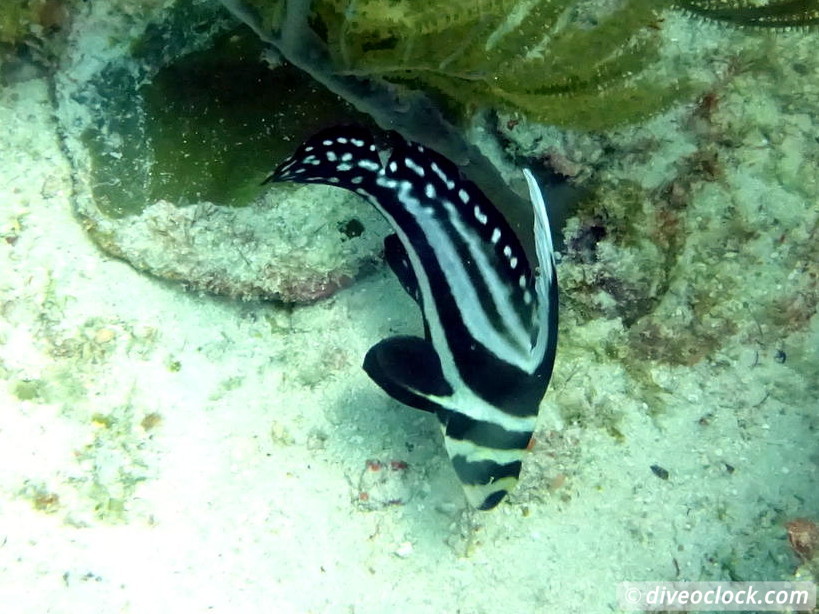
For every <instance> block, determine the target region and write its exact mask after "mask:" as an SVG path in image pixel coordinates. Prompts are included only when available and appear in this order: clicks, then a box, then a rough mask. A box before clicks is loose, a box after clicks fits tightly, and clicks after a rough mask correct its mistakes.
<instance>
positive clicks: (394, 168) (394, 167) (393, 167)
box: [388, 160, 398, 173]
mask: <svg viewBox="0 0 819 614" xmlns="http://www.w3.org/2000/svg"><path fill="white" fill-rule="evenodd" d="M388 168H389V169H390V172H391V173H394V172H395V171H397V170H398V164H397V163H396V162H395V160H393V161H392V162H390V165H389V167H388Z"/></svg>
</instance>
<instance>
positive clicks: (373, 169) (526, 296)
mask: <svg viewBox="0 0 819 614" xmlns="http://www.w3.org/2000/svg"><path fill="white" fill-rule="evenodd" d="M391 138H392V140H393V141H394V142H393V143H392V146H391V148H390V149H389V150H382V149H380V148H379V147H378V146H377V145H376V144H375V141H374V139H373V137H372V134H371V133H370V132H369V131H368V130H367V129H365V128H362V127H357V126H339V127H335V128H330V129H327V130H324V131H322V132H320V133H318V134H317V135H315V136H313V137H311V138H310V139H308V140H307V141H306V142H305V143H303V144H302V145H301V146H300V147H299V148H298V150H297V151H296V152H295V153H294V154H293V156H291V157H290V158H288V159H287V160H285V161H284V162H282V163H281V164H280V165H279V166H278V167H277V168H276V169H275V170H274V171H273V173H271V174H270V176H269V177H268V178H267V179H266V182H271V181H294V182H298V183H320V184H326V185H334V186H338V187H341V188H344V189H347V190H350V191H352V192H355V193H356V194H359V195H360V196H362V197H363V198H365V199H366V200H368V201H369V202H370V203H371V204H372V205H373V206H374V207H376V209H378V210H379V211H380V212H381V214H382V215H383V216H384V217H385V218H386V219H387V221H388V222H389V223H390V225H391V226H392V228H393V230H394V231H395V234H393V235H389V236H388V237H387V238H386V239H385V241H384V251H385V258H386V260H387V263H388V264H389V266H390V268H391V269H392V270H393V271H394V272H395V274H396V276H397V277H398V279H399V281H400V282H401V284H402V286H403V287H404V289H405V290H406V291H407V293H408V294H409V295H410V296H411V297H412V298H413V299H414V300H415V301H416V302H417V303H418V305H419V307H420V308H421V312H422V314H423V319H424V332H425V335H424V338H421V337H414V336H409V335H401V336H396V337H390V338H388V339H385V340H383V341H381V342H379V343H378V344H376V345H375V346H374V347H373V348H371V349H370V350H369V352H368V353H367V356H366V358H365V359H364V370H365V371H366V372H367V374H368V375H369V376H370V377H371V378H372V379H373V380H374V381H375V382H376V383H377V384H378V385H379V386H380V387H381V388H382V389H384V390H385V391H386V392H387V393H388V394H389V395H390V396H392V397H393V398H395V399H397V400H398V401H400V402H402V403H404V404H406V405H409V406H411V407H416V408H418V409H422V410H425V411H430V412H433V413H435V414H436V415H437V417H438V419H439V421H440V423H441V426H442V430H443V433H444V442H445V445H446V449H447V452H448V454H449V457H450V459H451V461H452V465H453V467H454V469H455V472H456V474H457V475H458V478H459V479H460V481H461V483H462V485H463V487H464V492H465V493H466V497H467V499H468V500H469V502H470V503H471V504H472V505H473V506H474V507H476V508H478V509H481V510H488V509H492V508H493V507H495V506H496V505H497V504H498V503H499V502H500V501H501V500H502V499H503V497H504V496H506V494H507V493H508V492H509V491H510V490H511V489H512V488H513V487H514V486H515V484H516V483H517V480H518V476H519V474H520V470H521V464H522V460H523V456H524V454H525V450H526V448H527V446H528V444H529V441H530V439H531V436H532V433H533V432H534V429H535V422H536V418H537V413H538V408H539V405H540V401H541V399H542V398H543V395H544V393H545V391H546V387H547V385H548V383H549V379H550V377H551V373H552V366H553V364H554V358H555V348H556V342H557V276H556V271H555V259H554V249H553V246H552V238H551V231H550V228H549V221H548V217H547V214H546V207H545V203H544V200H543V197H542V196H541V193H540V190H539V188H538V186H537V183H536V182H535V180H534V178H533V177H532V175H531V173H529V171H524V173H525V176H526V180H527V183H528V185H529V191H530V197H531V199H532V204H533V207H534V210H535V228H534V230H535V247H536V253H537V259H538V269H539V273H538V274H537V275H536V274H535V272H534V271H533V268H532V267H531V266H530V263H529V262H528V260H527V257H526V255H525V252H524V250H523V248H522V247H521V244H520V242H519V241H518V239H517V237H516V235H515V234H514V232H513V231H512V229H511V228H510V226H509V224H508V223H507V222H506V220H505V219H504V218H503V216H502V215H501V214H500V213H499V212H498V211H497V209H496V208H495V207H494V206H493V205H492V203H490V202H489V200H488V199H487V198H486V197H485V196H484V195H483V193H482V192H481V191H480V190H479V189H478V188H477V187H476V186H475V185H474V184H473V183H472V182H471V181H469V180H467V179H465V178H464V177H463V176H462V175H461V173H460V172H459V170H458V168H457V166H456V165H455V164H453V163H452V162H450V161H449V160H447V159H446V158H445V157H443V156H441V155H440V154H438V153H436V152H434V151H432V150H430V149H427V148H425V147H423V146H422V145H419V144H417V143H412V142H410V141H406V140H404V139H403V138H402V137H400V136H399V135H397V134H394V133H392V135H391Z"/></svg>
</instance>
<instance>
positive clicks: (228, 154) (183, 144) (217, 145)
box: [141, 33, 363, 206]
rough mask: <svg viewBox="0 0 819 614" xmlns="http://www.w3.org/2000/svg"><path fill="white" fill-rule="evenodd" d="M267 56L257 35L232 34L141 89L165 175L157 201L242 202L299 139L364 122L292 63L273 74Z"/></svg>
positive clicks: (157, 177)
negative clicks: (263, 59)
mask: <svg viewBox="0 0 819 614" xmlns="http://www.w3.org/2000/svg"><path fill="white" fill-rule="evenodd" d="M261 53H262V47H261V45H260V44H259V43H258V42H257V41H256V40H255V37H250V36H248V35H247V34H245V33H243V34H241V35H237V34H233V33H229V34H227V35H224V36H222V37H221V38H220V39H219V40H218V41H216V44H214V46H213V47H211V48H209V49H207V50H203V51H199V52H195V53H192V54H189V55H187V56H185V57H183V58H180V59H179V60H178V61H176V62H174V63H173V64H170V65H168V66H166V67H164V68H163V69H162V70H160V71H159V72H158V73H157V75H156V77H155V78H154V79H153V81H152V82H151V83H150V84H149V85H146V86H144V87H143V88H142V89H141V93H142V95H143V96H144V99H145V110H146V116H147V125H146V134H147V136H148V138H149V139H150V141H151V143H152V146H153V150H154V167H155V168H156V169H157V170H156V172H153V173H152V174H151V180H150V184H149V186H148V195H149V199H150V200H160V199H164V200H169V201H172V202H180V201H185V200H188V201H191V200H196V201H209V202H214V203H219V204H222V205H231V206H242V205H244V204H246V203H248V202H250V201H251V200H253V199H254V198H256V197H257V196H258V195H259V194H260V192H261V190H262V188H261V187H260V183H261V181H262V180H263V179H264V177H265V176H266V175H267V174H268V173H269V172H270V170H271V168H272V167H273V166H275V165H276V163H277V162H278V161H279V160H281V159H283V158H285V157H286V156H287V155H289V154H290V153H292V149H293V147H294V144H295V143H299V142H301V141H302V140H304V139H305V138H306V137H307V136H309V135H310V134H312V133H313V132H315V131H316V130H318V129H319V128H321V127H323V126H325V125H331V124H334V123H338V122H344V121H354V120H358V121H363V118H362V117H360V116H358V115H357V114H356V113H355V111H354V110H353V109H352V107H350V106H349V105H348V104H346V103H345V102H343V101H342V100H341V99H340V98H339V97H338V96H336V95H335V94H332V93H331V92H329V91H327V90H325V89H324V88H322V87H321V86H319V85H317V84H315V83H314V82H312V81H311V80H310V79H309V78H307V77H306V76H305V75H304V73H302V72H300V71H298V70H297V69H295V68H293V67H292V66H279V67H276V68H275V69H274V70H272V71H271V70H270V68H269V67H268V66H267V65H266V64H264V63H263V62H261V61H260V60H259V56H260V54H261Z"/></svg>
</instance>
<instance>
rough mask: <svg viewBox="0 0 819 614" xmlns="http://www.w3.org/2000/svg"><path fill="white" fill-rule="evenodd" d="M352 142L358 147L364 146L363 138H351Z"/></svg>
mask: <svg viewBox="0 0 819 614" xmlns="http://www.w3.org/2000/svg"><path fill="white" fill-rule="evenodd" d="M350 142H351V143H352V144H353V145H355V146H356V147H364V141H362V140H361V139H350Z"/></svg>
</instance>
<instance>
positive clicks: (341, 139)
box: [336, 136, 347, 145]
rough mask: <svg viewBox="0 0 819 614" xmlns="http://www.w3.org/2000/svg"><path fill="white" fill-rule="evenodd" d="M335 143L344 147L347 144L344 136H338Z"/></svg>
mask: <svg viewBox="0 0 819 614" xmlns="http://www.w3.org/2000/svg"><path fill="white" fill-rule="evenodd" d="M336 142H337V143H341V144H342V145H346V144H347V137H345V136H340V137H338V138H337V139H336Z"/></svg>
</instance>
